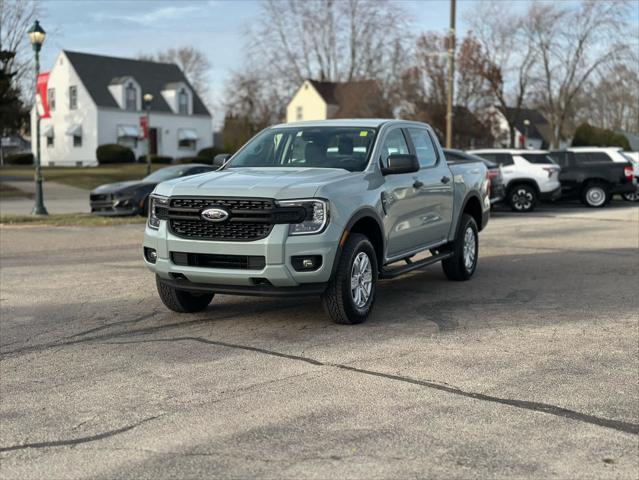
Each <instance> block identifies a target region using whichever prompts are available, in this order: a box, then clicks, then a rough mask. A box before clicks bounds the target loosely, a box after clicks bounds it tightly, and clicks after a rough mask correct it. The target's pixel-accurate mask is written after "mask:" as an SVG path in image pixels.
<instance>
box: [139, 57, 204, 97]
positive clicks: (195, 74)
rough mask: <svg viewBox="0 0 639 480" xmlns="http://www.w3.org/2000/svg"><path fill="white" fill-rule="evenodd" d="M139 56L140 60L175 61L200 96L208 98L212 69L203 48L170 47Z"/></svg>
mask: <svg viewBox="0 0 639 480" xmlns="http://www.w3.org/2000/svg"><path fill="white" fill-rule="evenodd" d="M138 58H139V59H140V60H151V61H155V62H163V63H175V64H176V65H177V66H178V67H180V69H181V70H182V71H183V72H184V74H185V75H186V78H188V79H189V82H191V84H192V85H193V88H195V90H196V91H197V93H198V94H199V95H200V97H202V98H203V99H205V100H206V99H208V93H209V79H208V72H209V70H210V69H211V63H210V62H209V60H208V58H207V57H206V54H205V53H204V52H202V51H201V50H199V49H197V48H195V47H192V46H186V47H178V48H169V49H168V50H165V51H160V52H157V53H156V54H155V55H153V54H144V53H141V54H139V55H138Z"/></svg>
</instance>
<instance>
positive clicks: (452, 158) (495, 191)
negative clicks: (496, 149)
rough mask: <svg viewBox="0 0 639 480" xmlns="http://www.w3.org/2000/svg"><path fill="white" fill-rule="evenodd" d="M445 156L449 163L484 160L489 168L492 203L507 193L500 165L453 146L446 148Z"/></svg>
mask: <svg viewBox="0 0 639 480" xmlns="http://www.w3.org/2000/svg"><path fill="white" fill-rule="evenodd" d="M443 150H444V156H445V157H446V161H447V162H448V165H454V164H456V163H469V162H471V163H472V162H482V163H483V164H484V165H486V168H487V169H488V179H489V180H490V203H491V205H494V204H495V203H497V202H501V201H502V200H503V199H504V196H505V195H506V192H505V190H504V178H503V176H502V174H501V169H500V168H499V165H497V164H496V163H495V162H491V161H490V160H486V159H485V158H482V157H478V156H477V155H473V154H470V153H466V152H464V151H463V150H456V149H453V148H444V149H443Z"/></svg>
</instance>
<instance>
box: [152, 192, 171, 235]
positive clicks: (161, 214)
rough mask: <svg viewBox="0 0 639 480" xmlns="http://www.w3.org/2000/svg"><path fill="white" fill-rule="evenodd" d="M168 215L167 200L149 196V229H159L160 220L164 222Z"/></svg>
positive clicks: (166, 198)
mask: <svg viewBox="0 0 639 480" xmlns="http://www.w3.org/2000/svg"><path fill="white" fill-rule="evenodd" d="M168 213H169V198H168V197H160V196H157V195H151V196H150V197H149V222H148V224H149V227H151V228H155V229H156V230H157V229H158V228H160V220H165V219H166V218H167V216H168Z"/></svg>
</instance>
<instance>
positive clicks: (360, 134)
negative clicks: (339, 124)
mask: <svg viewBox="0 0 639 480" xmlns="http://www.w3.org/2000/svg"><path fill="white" fill-rule="evenodd" d="M359 136H360V137H367V136H368V132H367V131H366V130H362V131H361V132H359Z"/></svg>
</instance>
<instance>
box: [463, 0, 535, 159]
mask: <svg viewBox="0 0 639 480" xmlns="http://www.w3.org/2000/svg"><path fill="white" fill-rule="evenodd" d="M466 18H467V21H468V23H469V25H470V28H471V30H472V37H473V42H474V43H476V47H475V51H476V54H475V55H474V56H472V57H469V58H468V61H469V67H470V68H471V69H472V70H474V73H475V74H476V75H478V76H480V77H482V78H484V79H485V80H486V82H487V84H488V86H489V89H490V92H491V94H492V97H493V98H494V99H495V100H496V102H497V104H498V106H499V107H501V111H502V113H503V114H504V116H505V118H506V121H507V122H508V127H509V131H510V135H509V137H510V139H509V142H510V145H511V147H514V146H515V124H516V123H517V122H518V121H519V120H520V117H521V109H522V108H523V106H524V104H525V103H526V100H527V99H528V97H529V95H530V90H531V86H532V76H531V74H532V72H533V69H534V67H535V63H536V50H535V45H534V43H533V40H532V38H531V36H530V34H529V28H528V26H527V18H526V17H525V16H521V15H519V14H517V13H513V12H509V11H507V9H504V5H503V3H502V2H485V1H484V2H481V3H478V4H477V5H476V6H475V8H474V9H472V10H471V11H470V12H469V14H468V15H467V17H466Z"/></svg>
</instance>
